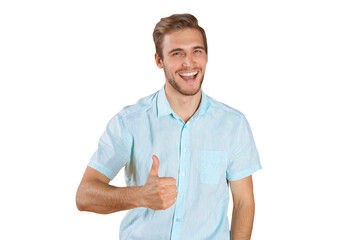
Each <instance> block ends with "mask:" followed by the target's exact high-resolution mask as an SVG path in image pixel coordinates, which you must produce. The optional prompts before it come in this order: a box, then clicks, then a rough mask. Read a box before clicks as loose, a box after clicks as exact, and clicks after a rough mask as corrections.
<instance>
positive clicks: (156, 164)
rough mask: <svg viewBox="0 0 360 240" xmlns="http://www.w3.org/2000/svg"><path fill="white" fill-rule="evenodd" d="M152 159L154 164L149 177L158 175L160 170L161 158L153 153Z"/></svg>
mask: <svg viewBox="0 0 360 240" xmlns="http://www.w3.org/2000/svg"><path fill="white" fill-rule="evenodd" d="M152 159H153V164H152V167H151V169H150V172H149V177H150V176H151V177H158V176H159V175H158V172H159V165H160V161H159V158H158V157H157V156H156V155H153V156H152Z"/></svg>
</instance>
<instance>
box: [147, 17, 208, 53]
mask: <svg viewBox="0 0 360 240" xmlns="http://www.w3.org/2000/svg"><path fill="white" fill-rule="evenodd" d="M183 28H194V29H197V30H199V31H200V33H201V35H202V38H203V41H204V48H205V52H206V53H207V51H208V48H207V41H206V34H205V30H204V29H203V28H202V27H200V26H199V24H198V20H197V19H196V17H194V16H193V15H191V14H188V13H185V14H173V15H171V16H169V17H166V18H161V19H160V22H158V23H157V24H156V26H155V28H154V32H153V39H154V43H155V48H156V53H157V54H158V55H159V57H160V59H161V60H163V53H162V42H163V39H164V35H166V34H169V33H172V32H176V31H179V30H181V29H183Z"/></svg>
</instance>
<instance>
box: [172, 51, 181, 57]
mask: <svg viewBox="0 0 360 240" xmlns="http://www.w3.org/2000/svg"><path fill="white" fill-rule="evenodd" d="M180 55H181V53H180V52H174V53H173V56H180Z"/></svg>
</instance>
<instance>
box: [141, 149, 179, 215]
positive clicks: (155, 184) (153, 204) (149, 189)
mask: <svg viewBox="0 0 360 240" xmlns="http://www.w3.org/2000/svg"><path fill="white" fill-rule="evenodd" d="M152 160H153V164H152V167H151V169H150V172H149V175H148V178H147V180H146V183H145V185H144V186H143V187H142V191H143V200H144V204H143V205H144V206H145V207H148V208H151V209H153V210H164V209H167V208H169V207H171V206H172V205H173V204H174V203H175V201H176V197H177V192H176V191H177V186H176V180H175V179H174V178H172V177H159V175H158V172H159V165H160V162H159V159H158V157H157V156H155V155H153V156H152Z"/></svg>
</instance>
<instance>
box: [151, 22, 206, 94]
mask: <svg viewBox="0 0 360 240" xmlns="http://www.w3.org/2000/svg"><path fill="white" fill-rule="evenodd" d="M162 46H163V49H162V53H163V59H162V60H161V59H160V57H159V56H158V55H157V54H155V60H156V64H157V66H158V67H159V68H164V72H165V78H166V81H167V83H166V84H169V85H170V86H171V87H172V88H173V89H174V90H176V91H177V92H179V93H180V94H182V95H186V96H193V95H195V94H197V93H198V92H199V91H200V89H201V84H202V82H203V79H204V74H205V68H206V64H207V59H208V58H207V53H206V52H205V49H204V43H203V38H202V35H201V33H200V31H199V30H197V29H193V28H185V29H182V30H179V31H176V32H173V33H170V34H166V35H165V36H164V39H163V42H162Z"/></svg>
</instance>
